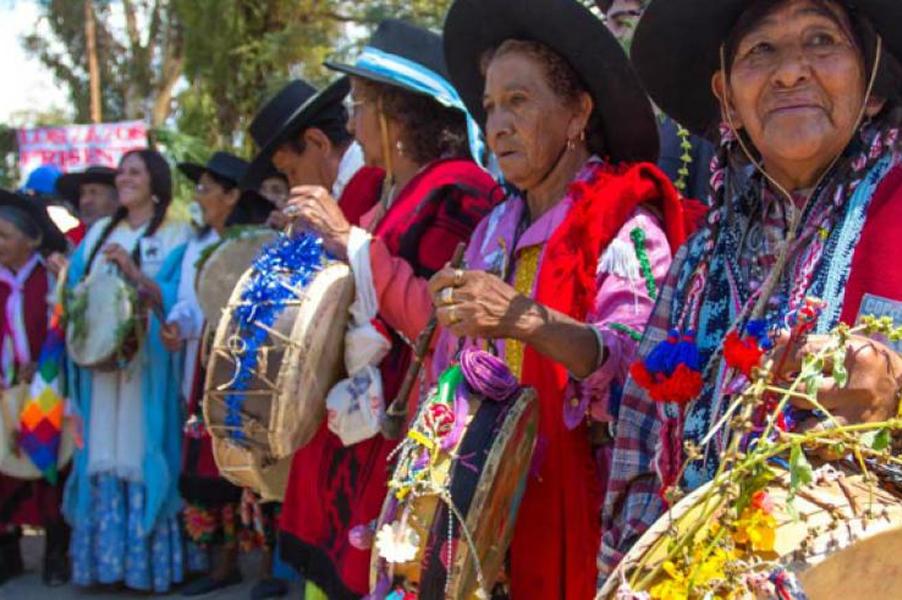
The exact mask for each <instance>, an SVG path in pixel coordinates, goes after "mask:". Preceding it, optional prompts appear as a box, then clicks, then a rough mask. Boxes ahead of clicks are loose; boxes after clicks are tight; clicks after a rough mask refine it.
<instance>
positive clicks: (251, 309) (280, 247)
mask: <svg viewBox="0 0 902 600" xmlns="http://www.w3.org/2000/svg"><path fill="white" fill-rule="evenodd" d="M326 260H328V256H327V255H326V253H325V251H324V250H323V244H322V240H320V239H319V238H316V237H314V236H312V235H302V236H300V237H292V236H290V235H281V236H279V238H278V239H276V240H275V241H274V242H272V243H271V244H270V245H268V246H266V247H264V249H263V251H261V252H260V255H259V256H258V257H257V258H256V260H254V262H253V264H252V265H251V268H252V269H253V270H254V271H255V272H256V273H257V276H256V277H254V278H252V279H250V280H248V281H247V283H246V285H245V288H244V290H243V291H242V293H241V300H242V303H241V304H240V305H239V306H238V307H236V308H235V310H234V312H233V320H234V322H235V323H237V324H238V326H239V331H238V332H237V334H236V336H237V337H234V338H233V339H235V340H240V342H239V343H240V345H241V348H240V349H236V350H237V351H236V352H235V354H236V355H240V356H241V360H239V361H238V362H237V364H236V368H235V374H234V378H233V380H232V382H231V383H230V385H229V387H230V388H231V389H232V390H234V391H236V392H241V391H243V390H246V389H247V386H248V385H249V383H250V382H251V379H252V378H253V376H254V371H255V369H256V368H257V361H258V357H259V352H258V350H259V348H260V346H261V344H263V343H265V342H266V340H267V338H268V336H269V333H268V331H267V329H265V328H264V327H268V328H271V327H272V326H273V325H274V324H275V322H276V319H278V318H279V315H280V314H281V313H282V311H284V310H285V307H286V306H287V303H288V302H290V301H294V300H296V299H297V297H298V290H299V289H302V288H304V287H305V286H307V285H308V284H309V283H310V281H311V280H312V279H313V277H314V276H315V275H316V274H317V273H318V272H319V271H320V270H322V268H323V266H324V264H325V262H326ZM286 276H287V278H288V281H287V282H286V280H285V278H286ZM260 325H263V326H264V327H261V326H260ZM245 399H246V396H245V395H244V394H241V393H236V394H230V395H229V396H227V397H226V404H227V413H226V418H225V424H226V425H227V426H228V427H230V429H229V437H230V438H231V439H232V440H234V441H236V442H238V443H242V442H246V441H247V438H246V436H245V433H244V431H243V429H242V427H241V425H242V418H241V414H242V407H243V406H244V402H245Z"/></svg>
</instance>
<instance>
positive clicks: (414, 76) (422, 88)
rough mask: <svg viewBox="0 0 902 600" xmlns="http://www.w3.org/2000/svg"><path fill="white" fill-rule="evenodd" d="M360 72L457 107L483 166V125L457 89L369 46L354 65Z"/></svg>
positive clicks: (416, 65)
mask: <svg viewBox="0 0 902 600" xmlns="http://www.w3.org/2000/svg"><path fill="white" fill-rule="evenodd" d="M354 65H355V66H356V67H357V68H359V69H364V70H366V71H370V72H371V73H374V74H376V75H380V76H382V77H385V78H386V79H389V80H391V81H395V82H397V83H398V84H399V85H402V86H404V87H407V88H410V89H413V90H416V91H418V92H420V93H423V94H426V95H427V96H431V97H432V98H434V99H435V101H436V102H438V103H439V104H441V105H442V106H446V107H448V108H454V109H457V110H459V111H461V112H462V113H464V115H466V117H467V138H468V139H469V142H470V153H471V154H472V155H473V159H474V160H476V162H478V163H479V164H480V165H481V164H482V162H483V161H482V158H483V155H484V152H485V142H484V141H483V137H482V132H481V131H480V129H479V125H477V124H476V121H475V120H474V119H473V117H472V116H471V115H470V113H469V112H468V111H467V107H466V106H465V105H464V102H463V100H461V98H460V95H458V93H457V90H456V89H454V86H452V85H451V83H449V82H448V80H447V79H445V78H444V77H442V76H441V75H439V74H438V73H436V72H435V71H433V70H432V69H428V68H426V67H424V66H423V65H421V64H419V63H417V62H414V61H412V60H409V59H407V58H404V57H403V56H399V55H397V54H392V53H390V52H383V51H382V50H379V49H377V48H373V47H372V46H365V47H364V48H363V50H362V51H361V53H360V55H359V56H358V57H357V61H356V62H355V64H354Z"/></svg>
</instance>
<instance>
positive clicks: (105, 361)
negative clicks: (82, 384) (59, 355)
mask: <svg viewBox="0 0 902 600" xmlns="http://www.w3.org/2000/svg"><path fill="white" fill-rule="evenodd" d="M101 279H104V280H107V281H114V282H116V285H117V287H118V289H117V290H116V291H120V290H121V291H124V292H125V293H126V297H127V299H126V301H123V302H121V303H107V304H105V306H106V307H109V306H110V304H112V306H114V307H120V306H121V307H125V309H124V310H123V311H122V314H120V315H114V316H119V317H123V319H122V321H121V322H120V325H118V326H117V327H116V329H117V330H118V329H119V327H121V326H122V324H126V323H128V322H129V321H132V326H131V327H130V328H129V329H130V330H131V331H130V332H126V333H125V335H122V336H121V339H119V340H118V344H117V345H116V347H115V348H114V349H113V351H112V352H111V353H110V354H108V355H104V356H103V357H102V358H96V357H95V358H94V359H90V357H89V358H86V357H85V356H84V352H83V351H84V349H85V346H86V344H85V340H81V341H79V342H76V341H75V340H74V336H75V328H74V323H73V322H72V321H71V320H69V321H68V322H67V324H66V351H67V353H68V355H69V356H70V357H71V359H72V361H73V362H74V363H75V364H77V365H78V366H80V367H82V368H87V369H97V370H115V369H116V368H118V366H117V365H118V363H119V358H118V351H119V349H120V348H122V347H123V346H125V345H126V343H127V341H128V339H129V337H131V336H132V335H133V334H134V333H136V332H135V328H136V325H137V318H138V308H137V306H136V304H137V294H136V292H135V290H134V287H133V286H131V285H130V284H129V283H128V282H127V281H126V280H125V278H124V277H123V276H122V275H121V274H119V273H116V272H111V271H107V270H104V269H98V270H96V271H91V273H89V274H88V276H87V277H86V278H85V279H84V280H83V281H81V282H79V284H78V285H77V286H76V287H75V288H74V289H73V290H72V293H73V294H84V295H88V294H90V286H91V285H93V283H94V282H95V281H98V280H101ZM68 302H71V300H69V301H68ZM68 302H67V303H68ZM85 310H86V311H87V310H88V309H87V307H86V308H85ZM85 318H86V319H87V316H86V317H85ZM105 329H106V328H103V327H99V328H97V330H98V331H103V330H105ZM92 330H93V328H90V327H89V328H88V332H87V334H86V336H85V339H87V336H88V335H90V331H92ZM137 352H138V349H137V348H136V349H135V351H134V352H125V353H123V357H124V358H125V360H126V362H128V361H130V360H131V359H132V358H133V357H134V356H135V355H136V354H137Z"/></svg>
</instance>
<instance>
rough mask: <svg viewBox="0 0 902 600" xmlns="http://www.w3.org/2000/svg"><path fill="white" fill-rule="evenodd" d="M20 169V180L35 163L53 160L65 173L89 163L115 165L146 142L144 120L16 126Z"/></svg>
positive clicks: (144, 145)
mask: <svg viewBox="0 0 902 600" xmlns="http://www.w3.org/2000/svg"><path fill="white" fill-rule="evenodd" d="M16 135H17V139H18V142H19V173H21V174H22V178H23V180H24V179H25V178H26V177H28V174H29V173H31V171H32V170H34V169H35V168H37V167H40V166H41V165H46V164H53V165H56V166H57V167H59V169H60V170H61V171H63V172H64V173H68V172H70V171H81V170H84V169H86V168H87V167H90V166H92V165H102V166H105V167H116V166H118V165H119V159H120V158H122V155H123V154H125V153H126V152H128V151H130V150H135V149H138V148H145V147H146V146H147V126H146V125H145V124H144V122H143V121H123V122H121V123H100V124H97V125H65V126H62V127H36V128H34V129H19V130H18V131H17V132H16Z"/></svg>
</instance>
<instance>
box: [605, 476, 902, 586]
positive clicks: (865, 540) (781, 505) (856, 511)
mask: <svg viewBox="0 0 902 600" xmlns="http://www.w3.org/2000/svg"><path fill="white" fill-rule="evenodd" d="M788 479H789V478H788V475H781V476H780V477H779V478H778V479H777V480H776V481H775V482H774V483H771V484H770V485H769V486H768V487H767V494H768V496H770V497H771V498H772V500H773V504H774V507H775V508H774V512H773V515H774V517H775V518H776V520H777V531H776V540H775V546H774V552H773V553H772V555H771V556H766V557H764V558H767V559H772V560H774V561H775V562H776V563H778V564H780V565H782V566H783V567H784V568H786V569H787V570H788V571H790V572H792V573H794V574H795V575H796V577H797V578H798V580H799V583H800V584H801V586H802V588H803V591H804V592H805V595H806V596H807V597H808V598H809V599H810V600H832V599H833V598H844V599H855V598H861V599H863V600H873V599H875V598H891V597H895V595H897V594H898V590H900V589H902V569H900V568H899V566H898V564H899V558H898V557H899V556H900V555H902V497H900V496H899V495H896V494H894V493H891V492H889V491H887V490H884V489H882V488H879V487H878V486H876V485H873V484H869V483H867V482H865V481H864V479H863V477H862V476H861V475H847V476H845V477H844V478H843V480H842V481H843V483H842V484H840V483H839V482H838V481H832V482H820V483H818V484H812V485H809V486H806V487H805V488H803V489H802V491H800V493H799V494H798V495H797V496H796V498H795V499H794V500H792V506H793V508H794V510H795V511H797V513H798V515H799V518H798V519H797V518H795V517H794V516H793V515H792V514H791V511H790V510H789V508H788V507H789V505H790V499H789V489H788ZM709 487H710V484H708V485H705V486H703V487H701V488H699V489H698V490H696V491H694V492H693V493H692V494H690V495H689V496H687V497H686V498H684V499H683V500H682V501H681V502H680V503H679V504H677V505H676V506H675V507H674V508H673V509H672V510H671V512H670V514H668V515H664V516H663V517H661V519H659V520H658V522H657V523H655V524H654V525H653V526H652V527H651V528H650V529H649V530H648V531H647V532H646V533H645V535H643V536H642V537H641V538H640V539H639V541H638V542H637V543H636V544H635V545H634V546H633V548H632V549H631V550H630V551H629V552H628V553H627V554H626V556H624V558H623V560H622V561H621V563H620V565H618V567H617V568H616V569H615V570H614V571H613V573H612V574H611V575H610V576H609V577H608V579H607V582H606V584H605V586H604V587H603V588H602V589H601V590H600V591H599V593H598V595H597V596H596V598H597V599H598V600H604V599H610V600H613V599H614V598H616V597H617V592H618V590H617V588H618V587H619V585H620V583H621V582H622V581H623V578H624V577H626V575H627V573H628V572H629V570H630V569H631V568H633V567H634V566H635V565H636V564H638V562H639V561H640V560H643V558H644V557H645V555H646V554H648V555H649V559H648V562H647V563H646V564H647V565H648V566H654V565H655V564H658V563H659V562H660V561H661V560H663V554H662V553H661V552H660V551H659V550H658V551H656V549H655V548H654V545H655V544H656V543H657V542H658V540H660V539H661V538H662V537H663V536H664V535H665V534H666V532H667V531H669V530H670V528H671V523H672V522H673V521H674V520H679V523H678V524H677V527H678V529H680V530H685V527H688V525H691V524H692V523H695V522H697V518H696V515H699V514H700V512H701V509H700V507H698V506H696V504H697V503H698V501H699V499H700V498H701V497H702V496H703V495H704V494H705V493H706V492H707V490H708V489H709ZM831 510H835V511H838V514H839V515H841V518H840V519H838V520H837V521H834V518H833V517H832V516H831ZM833 523H836V524H837V525H835V526H834V525H833ZM813 528H825V530H826V532H825V533H821V534H819V535H817V536H814V537H811V536H810V534H809V531H810V530H811V529H813ZM803 540H804V541H805V544H804V545H803V544H802V541H803Z"/></svg>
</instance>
